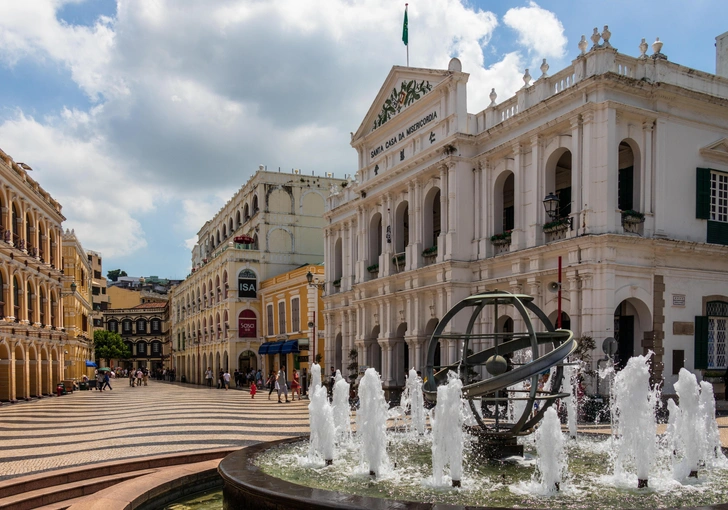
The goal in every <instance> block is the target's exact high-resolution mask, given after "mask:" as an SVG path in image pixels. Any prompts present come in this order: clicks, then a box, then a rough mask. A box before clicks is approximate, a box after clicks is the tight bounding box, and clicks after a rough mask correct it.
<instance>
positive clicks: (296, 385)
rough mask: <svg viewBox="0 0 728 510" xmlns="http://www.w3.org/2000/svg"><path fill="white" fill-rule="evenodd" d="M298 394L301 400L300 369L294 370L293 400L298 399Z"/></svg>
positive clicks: (292, 383)
mask: <svg viewBox="0 0 728 510" xmlns="http://www.w3.org/2000/svg"><path fill="white" fill-rule="evenodd" d="M296 394H298V400H301V383H300V382H299V379H298V370H294V371H293V380H291V400H296Z"/></svg>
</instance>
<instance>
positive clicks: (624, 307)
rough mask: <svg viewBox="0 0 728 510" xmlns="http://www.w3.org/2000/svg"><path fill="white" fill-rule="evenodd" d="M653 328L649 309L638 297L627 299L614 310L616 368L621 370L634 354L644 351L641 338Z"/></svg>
mask: <svg viewBox="0 0 728 510" xmlns="http://www.w3.org/2000/svg"><path fill="white" fill-rule="evenodd" d="M651 329H652V319H651V317H650V312H649V309H648V308H647V305H645V304H644V303H643V302H642V301H640V300H639V299H636V298H629V299H625V300H624V301H622V302H621V303H619V305H617V308H615V310H614V339H615V340H616V341H617V354H616V355H615V359H614V369H615V370H621V369H622V368H624V367H625V365H626V364H627V362H628V361H629V359H630V358H631V357H632V356H636V355H638V354H642V353H643V349H642V348H641V342H640V340H641V339H642V338H644V334H645V333H646V332H647V331H650V330H651Z"/></svg>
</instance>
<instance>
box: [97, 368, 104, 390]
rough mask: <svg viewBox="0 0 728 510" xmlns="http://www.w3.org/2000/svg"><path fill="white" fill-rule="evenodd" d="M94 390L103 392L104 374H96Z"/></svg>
mask: <svg viewBox="0 0 728 510" xmlns="http://www.w3.org/2000/svg"><path fill="white" fill-rule="evenodd" d="M96 389H97V390H99V391H104V373H103V372H96Z"/></svg>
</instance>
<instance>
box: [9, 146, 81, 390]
mask: <svg viewBox="0 0 728 510" xmlns="http://www.w3.org/2000/svg"><path fill="white" fill-rule="evenodd" d="M29 170H30V167H29V166H28V165H26V164H24V163H16V162H15V161H13V159H12V158H11V157H10V156H8V155H7V154H5V153H4V152H3V151H2V150H0V182H1V183H2V186H0V211H2V215H1V216H0V317H1V318H0V401H6V402H7V401H16V400H20V399H25V400H27V399H30V398H31V397H38V396H41V395H49V394H53V393H54V390H55V386H56V383H58V382H59V381H61V380H63V379H64V377H65V375H66V374H65V367H64V365H65V362H66V354H65V351H66V348H65V344H66V342H67V339H68V337H67V335H66V333H65V331H64V329H63V303H62V299H61V292H62V285H63V284H62V280H63V273H62V271H61V269H62V268H61V237H62V230H61V222H62V221H63V220H65V218H64V217H63V214H61V204H59V203H58V202H56V201H55V200H54V199H53V197H51V196H50V194H49V193H48V192H47V191H45V190H44V189H43V188H41V187H40V186H39V185H38V183H37V182H36V181H34V180H33V179H32V178H31V177H30V176H29V175H28V171H29ZM69 354H71V353H70V351H69Z"/></svg>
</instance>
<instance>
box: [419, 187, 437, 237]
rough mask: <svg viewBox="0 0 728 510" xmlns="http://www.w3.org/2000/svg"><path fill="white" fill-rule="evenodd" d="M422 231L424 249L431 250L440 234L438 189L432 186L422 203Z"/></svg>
mask: <svg viewBox="0 0 728 510" xmlns="http://www.w3.org/2000/svg"><path fill="white" fill-rule="evenodd" d="M423 219H424V231H425V239H424V244H425V249H426V250H433V249H436V247H437V238H438V237H439V236H440V230H441V226H440V190H439V189H438V188H433V189H431V190H430V191H428V192H427V195H426V196H425V204H424V217H423Z"/></svg>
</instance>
